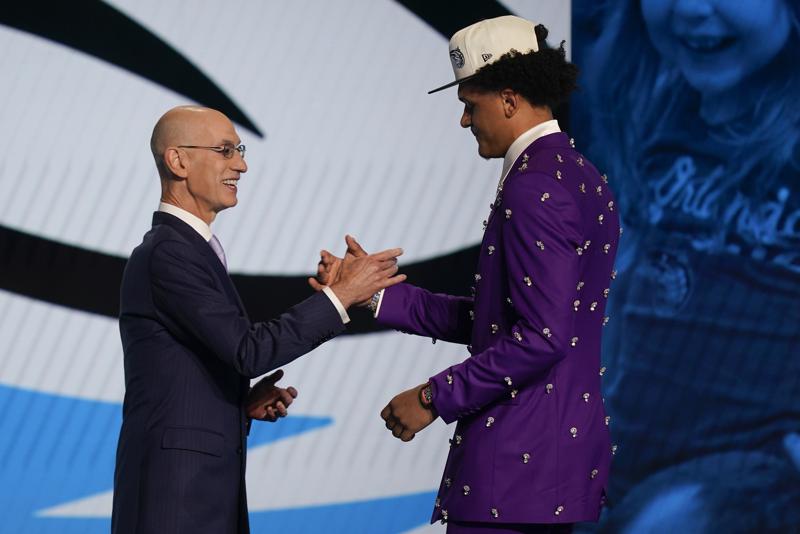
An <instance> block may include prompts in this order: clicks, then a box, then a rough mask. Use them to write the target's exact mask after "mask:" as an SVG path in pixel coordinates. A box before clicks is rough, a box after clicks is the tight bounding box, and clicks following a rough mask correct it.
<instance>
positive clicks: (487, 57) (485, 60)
mask: <svg viewBox="0 0 800 534" xmlns="http://www.w3.org/2000/svg"><path fill="white" fill-rule="evenodd" d="M481 57H482V58H483V62H484V63H486V62H487V61H489V60H490V59H492V54H481Z"/></svg>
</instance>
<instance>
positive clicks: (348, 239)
mask: <svg viewBox="0 0 800 534" xmlns="http://www.w3.org/2000/svg"><path fill="white" fill-rule="evenodd" d="M344 242H345V243H346V244H347V250H346V251H345V254H344V258H348V257H350V258H360V257H361V256H366V255H367V252H366V251H365V250H364V249H363V248H362V247H361V245H360V244H359V243H358V241H356V238H354V237H353V236H351V235H346V236H344ZM344 258H340V257H338V256H336V255H334V254H332V253H330V252H329V251H327V250H322V251H320V253H319V263H318V264H317V277H316V278H314V277H310V278H309V279H308V285H310V286H311V287H312V288H313V289H314V291H322V288H323V287H325V286H329V285H331V284H333V283H335V282H337V281H339V276H340V274H341V273H340V270H341V267H342V261H344Z"/></svg>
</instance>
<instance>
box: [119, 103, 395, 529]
mask: <svg viewBox="0 0 800 534" xmlns="http://www.w3.org/2000/svg"><path fill="white" fill-rule="evenodd" d="M151 149H152V152H153V156H154V158H155V161H156V166H157V168H158V172H159V176H160V178H161V186H162V195H161V204H160V206H159V209H158V211H157V212H156V213H155V214H154V215H153V227H152V229H151V230H150V231H149V232H147V234H145V236H144V239H143V241H142V244H141V245H139V246H138V247H136V249H135V250H134V251H133V253H132V254H131V257H130V260H129V261H128V264H127V266H126V268H125V273H124V276H123V281H122V287H121V302H120V306H121V309H120V320H119V324H120V333H121V336H122V345H123V351H124V357H125V402H124V406H123V422H122V429H121V431H120V436H119V444H118V448H117V465H116V472H115V476H114V507H113V515H112V521H111V522H112V532H113V533H114V534H133V533H140V534H142V533H154V534H156V533H157V534H168V533H178V532H180V533H191V534H201V533H208V534H222V533H247V532H249V526H248V517H247V498H246V493H245V476H244V475H245V454H246V450H247V431H248V429H249V425H250V420H251V419H252V418H256V419H263V420H268V421H275V420H276V419H277V418H279V417H280V416H283V415H286V408H287V407H288V405H289V404H290V403H291V401H292V399H293V398H294V396H295V395H296V394H297V392H296V391H295V390H294V389H293V388H287V389H283V388H279V387H277V386H276V385H275V382H276V381H277V380H278V379H279V378H280V377H281V376H282V372H281V371H277V372H276V373H274V374H273V375H271V376H269V377H267V378H265V379H264V380H262V381H261V382H259V383H258V384H257V385H256V386H255V387H254V388H253V389H252V390H251V389H250V379H251V378H254V377H257V376H259V375H262V374H264V373H267V372H269V371H271V370H273V369H276V368H277V367H279V366H281V365H285V364H287V363H289V362H291V361H292V360H294V359H295V358H297V357H299V356H302V355H303V354H305V353H307V352H309V351H311V350H313V349H314V348H315V347H317V346H318V345H320V344H321V343H323V342H325V341H327V340H329V339H331V338H332V337H334V336H336V335H337V334H339V333H341V332H342V331H343V330H344V329H345V324H346V323H347V322H348V321H349V317H348V315H347V311H346V310H347V308H348V307H350V306H351V305H352V304H354V303H356V302H359V301H362V300H364V299H369V296H370V295H372V294H373V293H375V292H376V291H379V290H380V289H383V288H385V287H389V286H391V285H393V284H396V283H398V282H401V281H402V280H403V279H404V276H402V275H397V274H396V273H397V265H396V263H397V261H396V257H397V256H399V255H400V254H401V253H402V251H401V250H400V249H391V250H387V251H384V252H382V253H379V254H375V255H372V256H368V257H364V258H354V257H350V258H348V261H347V262H345V265H344V267H343V276H342V278H341V280H340V282H339V283H338V284H334V285H331V286H330V287H329V288H326V290H325V292H320V293H317V294H314V295H312V296H311V297H309V298H308V299H306V300H304V301H302V302H300V303H299V304H297V305H296V306H294V307H292V308H291V309H289V310H287V311H286V313H284V314H283V315H281V316H280V317H278V318H276V319H273V320H271V321H268V322H261V323H254V322H251V321H250V319H249V318H248V316H247V312H246V310H245V308H244V306H243V305H242V301H241V300H240V298H239V295H238V293H237V291H236V288H235V287H234V285H233V283H232V281H231V279H230V277H229V276H228V271H227V260H226V258H225V253H224V251H223V249H222V246H221V244H220V243H219V241H218V240H217V238H216V237H215V236H214V235H213V234H212V233H211V228H210V225H211V223H212V222H213V221H214V219H215V217H216V215H217V213H219V212H220V211H222V210H224V209H226V208H230V207H232V206H235V205H236V203H237V192H238V187H237V184H238V181H239V179H240V178H241V175H242V174H243V173H245V172H246V171H247V164H246V163H245V160H244V153H245V147H244V145H242V144H241V140H240V139H239V136H238V134H237V133H236V130H235V129H234V127H233V124H232V123H231V122H230V120H228V118H227V117H225V115H223V114H222V113H220V112H218V111H215V110H212V109H208V108H201V107H193V106H185V107H179V108H175V109H172V110H170V111H168V112H167V113H166V114H164V116H162V117H161V119H160V120H159V121H158V123H157V124H156V126H155V128H154V130H153V136H152V139H151Z"/></svg>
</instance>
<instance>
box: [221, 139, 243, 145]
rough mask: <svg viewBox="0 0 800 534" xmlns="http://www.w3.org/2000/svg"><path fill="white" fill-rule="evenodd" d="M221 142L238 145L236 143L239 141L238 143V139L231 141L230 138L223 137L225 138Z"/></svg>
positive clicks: (222, 143)
mask: <svg viewBox="0 0 800 534" xmlns="http://www.w3.org/2000/svg"><path fill="white" fill-rule="evenodd" d="M220 144H221V145H233V146H236V145H238V144H239V143H237V142H236V141H231V140H230V139H223V140H222V141H221V142H220Z"/></svg>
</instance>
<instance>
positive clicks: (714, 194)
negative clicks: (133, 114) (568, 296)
mask: <svg viewBox="0 0 800 534" xmlns="http://www.w3.org/2000/svg"><path fill="white" fill-rule="evenodd" d="M799 14H800V2H797V1H790V0H786V1H784V0H768V1H766V0H740V1H736V2H732V1H723V0H717V1H713V0H691V1H690V0H684V1H680V0H624V1H622V0H621V1H614V2H610V1H609V2H601V3H598V2H589V1H585V0H575V1H574V2H573V43H574V48H573V50H574V55H573V60H574V61H575V63H577V64H578V65H579V66H580V67H581V69H582V76H581V80H582V90H581V91H580V92H579V94H578V97H577V98H576V100H575V101H574V102H573V107H572V111H571V115H572V119H573V120H572V133H573V135H574V137H575V138H576V141H578V142H579V143H580V145H581V148H582V149H583V150H584V151H585V152H586V153H587V155H588V156H589V158H590V159H592V161H594V162H595V163H596V164H597V165H598V167H599V168H601V169H603V170H605V171H606V172H607V173H608V176H609V179H610V185H611V186H612V187H613V188H614V191H615V193H616V195H617V198H618V199H619V204H620V210H621V215H622V224H623V227H624V234H623V238H622V240H621V243H620V246H621V249H620V253H619V255H618V259H617V262H618V271H619V275H618V277H617V280H616V281H615V285H614V286H613V289H612V295H611V302H610V304H609V305H610V311H609V315H610V321H609V323H608V326H607V327H606V331H605V339H604V347H603V350H604V359H605V364H606V366H607V367H608V371H607V373H606V375H605V378H604V381H605V383H604V387H605V397H606V409H607V410H608V412H609V413H610V414H611V429H612V435H613V437H614V439H615V441H616V443H617V444H618V449H617V453H616V455H615V458H614V464H613V471H612V478H611V485H610V488H609V495H608V502H609V509H608V510H607V513H606V514H604V519H603V521H602V522H601V526H600V530H602V531H607V532H631V533H634V532H726V533H728V532H798V531H800V443H799V442H800V439H798V434H797V433H798V432H800V143H799V142H798V141H799V140H800V104H798V98H799V97H800V70H798V68H797V63H798V60H799V59H800V52H799V50H800V46H799V45H800V38H799V37H800V21H799V19H798V15H799Z"/></svg>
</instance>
